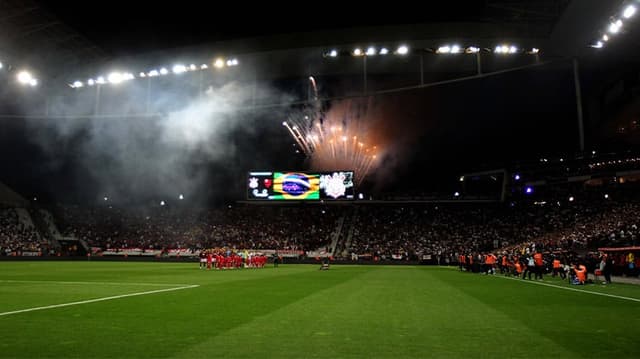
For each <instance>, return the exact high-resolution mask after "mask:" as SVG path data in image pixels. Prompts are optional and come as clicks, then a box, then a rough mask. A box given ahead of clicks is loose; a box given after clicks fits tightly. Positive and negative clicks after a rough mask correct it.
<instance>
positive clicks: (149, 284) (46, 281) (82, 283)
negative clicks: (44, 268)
mask: <svg viewBox="0 0 640 359" xmlns="http://www.w3.org/2000/svg"><path fill="white" fill-rule="evenodd" d="M0 283H44V284H47V283H51V284H71V285H73V284H81V285H86V284H99V285H136V286H151V287H185V286H188V285H190V284H176V283H135V282H70V281H54V280H13V279H0Z"/></svg>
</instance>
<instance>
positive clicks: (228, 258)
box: [200, 250, 267, 270]
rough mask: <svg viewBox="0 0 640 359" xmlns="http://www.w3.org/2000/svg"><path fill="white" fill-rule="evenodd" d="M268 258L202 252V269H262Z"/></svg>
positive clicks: (253, 255)
mask: <svg viewBox="0 0 640 359" xmlns="http://www.w3.org/2000/svg"><path fill="white" fill-rule="evenodd" d="M266 263H267V257H266V256H265V255H263V254H259V253H249V252H247V251H244V252H233V251H226V252H225V251H216V250H204V251H202V252H200V269H205V268H206V269H212V268H215V269H218V270H220V269H223V270H226V269H240V268H262V267H264V265H265V264H266Z"/></svg>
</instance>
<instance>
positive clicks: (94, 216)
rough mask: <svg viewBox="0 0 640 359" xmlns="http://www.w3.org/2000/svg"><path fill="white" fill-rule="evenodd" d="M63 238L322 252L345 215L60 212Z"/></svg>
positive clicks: (232, 210) (104, 243)
mask: <svg viewBox="0 0 640 359" xmlns="http://www.w3.org/2000/svg"><path fill="white" fill-rule="evenodd" d="M56 212H57V214H58V217H59V222H60V227H61V230H62V232H63V235H65V236H69V237H75V238H78V239H81V240H84V241H86V242H87V243H88V244H89V246H91V247H94V248H101V249H102V250H108V249H116V248H117V249H124V248H142V249H156V250H157V249H162V250H167V249H175V248H189V249H192V250H193V251H197V250H199V249H203V248H221V247H228V248H238V249H285V250H302V251H309V250H316V249H318V248H321V247H327V246H329V245H330V243H331V239H332V236H331V233H332V232H333V231H334V230H335V229H336V221H337V220H338V218H339V211H334V210H329V209H321V208H319V207H304V208H301V207H280V206H268V207H254V206H233V207H232V206H229V207H224V208H218V209H207V210H196V209H184V208H165V207H160V208H154V209H149V208H147V209H134V208H126V209H125V208H115V207H94V208H83V207H73V206H67V207H58V210H57V211H56Z"/></svg>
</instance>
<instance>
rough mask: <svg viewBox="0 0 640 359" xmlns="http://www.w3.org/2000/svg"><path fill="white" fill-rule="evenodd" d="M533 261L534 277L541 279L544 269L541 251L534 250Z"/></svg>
mask: <svg viewBox="0 0 640 359" xmlns="http://www.w3.org/2000/svg"><path fill="white" fill-rule="evenodd" d="M533 261H534V262H535V279H538V278H540V279H542V272H543V271H544V259H543V258H542V253H540V251H536V253H535V254H534V255H533Z"/></svg>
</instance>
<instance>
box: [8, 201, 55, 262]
mask: <svg viewBox="0 0 640 359" xmlns="http://www.w3.org/2000/svg"><path fill="white" fill-rule="evenodd" d="M47 244H48V242H47V241H46V240H42V239H41V238H40V235H39V234H38V231H37V230H36V229H35V228H34V227H33V226H32V225H31V226H29V225H27V224H26V223H24V222H23V221H21V220H20V217H19V216H18V212H17V211H16V210H15V209H13V208H6V209H0V255H2V256H13V255H26V254H30V255H42V252H43V251H46V249H47Z"/></svg>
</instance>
